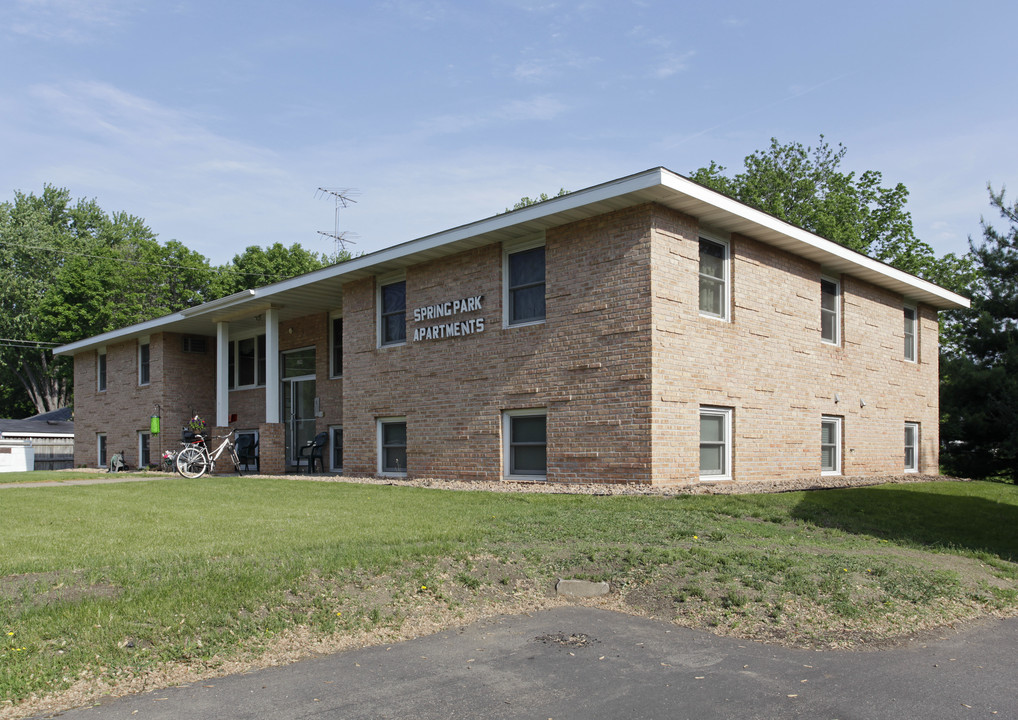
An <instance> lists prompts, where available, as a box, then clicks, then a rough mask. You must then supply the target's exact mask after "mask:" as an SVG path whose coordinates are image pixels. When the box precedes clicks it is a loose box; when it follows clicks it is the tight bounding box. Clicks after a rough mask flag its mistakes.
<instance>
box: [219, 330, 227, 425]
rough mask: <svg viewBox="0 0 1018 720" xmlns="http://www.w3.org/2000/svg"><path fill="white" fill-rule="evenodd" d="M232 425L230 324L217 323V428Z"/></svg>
mask: <svg viewBox="0 0 1018 720" xmlns="http://www.w3.org/2000/svg"><path fill="white" fill-rule="evenodd" d="M229 424H230V323H227V322H220V323H216V427H226V426H227V425H229Z"/></svg>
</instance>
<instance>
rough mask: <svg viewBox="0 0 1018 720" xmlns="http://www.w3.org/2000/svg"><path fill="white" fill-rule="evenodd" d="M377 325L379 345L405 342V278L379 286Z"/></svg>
mask: <svg viewBox="0 0 1018 720" xmlns="http://www.w3.org/2000/svg"><path fill="white" fill-rule="evenodd" d="M378 327H379V333H378V344H379V345H380V346H382V345H402V344H403V343H405V342H406V280H400V281H399V282H394V283H389V284H388V285H382V286H381V288H379V291H378Z"/></svg>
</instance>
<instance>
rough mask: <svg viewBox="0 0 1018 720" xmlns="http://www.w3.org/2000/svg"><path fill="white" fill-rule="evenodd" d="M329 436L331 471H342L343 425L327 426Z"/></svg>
mask: <svg viewBox="0 0 1018 720" xmlns="http://www.w3.org/2000/svg"><path fill="white" fill-rule="evenodd" d="M329 436H330V437H331V439H332V468H331V469H332V470H333V472H342V471H343V426H342V425H335V426H333V427H330V428H329ZM404 466H405V465H404Z"/></svg>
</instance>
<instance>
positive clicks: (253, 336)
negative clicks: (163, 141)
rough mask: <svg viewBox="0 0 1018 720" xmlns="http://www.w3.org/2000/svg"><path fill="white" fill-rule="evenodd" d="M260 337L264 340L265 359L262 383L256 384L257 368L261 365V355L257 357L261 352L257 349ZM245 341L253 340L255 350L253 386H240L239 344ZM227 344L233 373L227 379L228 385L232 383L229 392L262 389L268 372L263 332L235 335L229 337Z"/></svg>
mask: <svg viewBox="0 0 1018 720" xmlns="http://www.w3.org/2000/svg"><path fill="white" fill-rule="evenodd" d="M262 337H264V338H265V355H266V357H265V358H264V362H265V371H264V372H263V373H262V375H263V377H262V380H263V382H261V383H259V382H258V370H259V367H260V365H261V363H262V360H263V358H262V357H261V355H259V353H260V352H261V350H260V348H259V342H258V338H262ZM245 340H254V349H255V355H254V380H255V381H254V384H253V385H241V384H240V344H241V343H242V342H244V341H245ZM229 343H230V348H231V349H232V350H230V351H232V352H233V373H232V374H231V376H230V378H229V381H230V383H232V387H230V392H233V391H234V390H253V389H255V388H263V387H265V382H264V380H265V379H266V377H265V376H267V375H268V373H269V371H268V362H269V361H268V353H269V348H268V337H267V336H266V334H265V333H264V332H258V331H256V332H249V333H244V334H242V335H237V336H236V337H231V338H230V340H229ZM227 363H229V359H227ZM228 384H229V383H228Z"/></svg>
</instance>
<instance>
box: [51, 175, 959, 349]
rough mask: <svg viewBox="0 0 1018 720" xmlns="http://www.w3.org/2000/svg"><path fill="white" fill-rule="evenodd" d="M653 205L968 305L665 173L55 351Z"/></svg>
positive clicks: (207, 320) (205, 327) (212, 316)
mask: <svg viewBox="0 0 1018 720" xmlns="http://www.w3.org/2000/svg"><path fill="white" fill-rule="evenodd" d="M647 202H654V203H658V204H660V205H664V206H666V207H669V208H672V209H674V210H678V211H680V212H683V213H686V214H688V215H691V216H693V217H696V218H699V220H700V221H701V223H703V224H704V225H707V226H710V227H712V228H715V229H718V230H722V231H725V232H732V233H739V234H741V235H746V236H748V237H751V238H754V239H756V240H759V241H761V242H764V243H767V244H769V245H772V246H774V247H777V248H780V249H782V250H786V251H788V252H790V253H793V254H795V255H798V256H800V257H804V258H807V259H809V260H812V261H814V262H816V263H819V264H820V265H821V266H822V267H823V268H824V271H825V272H829V273H846V274H849V275H852V276H854V277H857V278H860V279H862V280H865V281H867V282H870V283H872V284H873V285H876V286H878V287H883V288H886V289H888V290H891V291H892V292H895V293H898V294H900V295H901V296H902V297H904V298H905V300H906V301H911V302H918V303H924V304H926V305H930V306H932V307H934V308H937V309H941V310H946V309H953V308H964V307H968V306H969V301H968V299H967V298H964V297H962V296H961V295H958V294H956V293H954V292H951V291H950V290H946V289H944V288H942V287H940V286H938V285H936V284H934V283H931V282H929V281H927V280H923V279H921V278H918V277H916V276H914V275H910V274H909V273H906V272H903V271H901V270H898V269H896V268H893V267H891V266H890V265H887V264H885V263H882V262H880V261H878V260H874V259H873V258H870V257H867V256H866V255H863V254H861V253H858V252H856V251H854V250H851V249H849V248H847V247H845V246H843V245H839V244H838V243H836V242H833V241H831V240H827V239H825V238H822V237H820V236H819V235H815V234H813V233H811V232H809V231H807V230H803V229H802V228H800V227H796V226H795V225H792V224H790V223H788V222H785V221H784V220H779V219H778V218H776V217H774V216H773V215H768V214H767V213H765V212H761V211H760V210H756V209H755V208H752V207H750V206H748V205H746V204H744V203H741V202H739V201H737V200H734V199H732V198H730V197H728V196H726V195H723V194H721V193H718V192H716V191H714V190H711V189H709V188H707V187H704V186H703V185H700V184H698V183H696V182H693V181H692V180H690V179H689V178H686V177H683V176H681V175H678V174H677V173H674V172H672V171H670V170H668V169H666V168H663V167H657V168H652V169H650V170H645V171H644V172H641V173H637V174H635V175H629V176H627V177H624V178H619V179H617V180H612V181H610V182H607V183H603V184H601V185H595V186H593V187H590V188H586V189H584V190H578V191H576V192H572V193H569V194H568V195H562V196H560V197H556V198H552V199H550V200H547V201H545V202H542V203H538V204H536V205H531V206H529V207H525V208H522V209H520V210H514V211H511V212H507V213H503V214H500V215H495V216H493V217H489V218H486V219H484V220H478V221H476V222H473V223H469V224H467V225H461V226H459V227H455V228H452V229H450V230H445V231H443V232H439V233H435V234H433V235H427V236H425V237H421V238H417V239H416V240H411V241H409V242H404V243H401V244H398V245H394V246H392V247H389V248H386V249H384V250H379V251H377V252H373V253H370V254H368V255H362V256H360V257H358V258H354V259H353V260H348V261H346V262H343V263H339V264H337V265H332V266H330V267H327V268H323V269H321V270H316V271H314V272H310V273H307V274H305V275H300V276H298V277H295V278H291V279H289V280H284V281H282V282H278V283H274V284H272V285H266V286H264V287H260V288H256V289H251V290H244V291H243V292H240V293H236V294H234V295H229V296H227V297H224V298H219V299H218V300H213V301H211V302H207V303H205V304H203V305H197V306H195V307H192V308H188V309H186V310H182V311H180V312H177V313H173V314H171V315H166V316H164V317H160V318H156V319H154V320H149V321H146V322H142V323H138V324H135V325H131V326H128V327H125V328H121V329H119V330H113V331H111V332H107V333H103V334H102V335H96V336H94V337H90V338H86V339H83V340H80V341H77V342H73V343H68V344H66V345H63V346H61V347H58V348H56V349H55V350H54V353H55V354H57V355H73V354H75V353H79V352H82V351H85V350H90V349H95V348H99V347H102V346H104V345H106V344H108V343H114V342H124V341H127V340H131V339H134V338H140V337H144V336H146V335H148V334H150V333H154V332H177V333H184V334H200V335H208V334H210V333H211V329H212V328H213V327H214V324H215V323H217V322H220V321H227V322H231V323H235V324H236V325H237V326H238V329H240V330H244V329H247V326H248V325H249V326H250V329H252V330H253V329H255V328H256V327H257V322H256V321H255V319H254V318H255V316H256V315H259V314H260V313H262V312H264V311H265V310H268V309H270V308H275V309H277V310H278V312H279V319H280V320H291V319H294V318H296V317H300V316H304V315H309V314H312V313H315V312H327V311H331V310H336V309H338V308H339V306H340V303H341V302H342V286H343V284H344V283H348V282H350V281H352V280H358V279H361V278H364V277H370V276H373V275H380V274H385V273H389V272H393V271H397V270H401V269H404V268H406V267H409V266H411V265H415V264H417V263H420V262H424V261H428V260H434V259H436V258H439V257H442V256H445V255H452V254H454V253H458V252H462V251H464V250H468V249H471V248H476V247H480V246H482V245H488V244H491V243H496V242H505V241H512V240H516V239H520V238H525V237H529V236H533V235H535V234H536V233H539V232H543V231H545V230H548V229H549V228H553V227H557V226H560V225H565V224H568V223H572V222H576V221H578V220H583V219H585V218H589V217H594V216H597V215H602V214H604V213H608V212H612V211H615V210H620V209H623V208H627V207H632V206H634V205H639V204H643V203H647Z"/></svg>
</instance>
